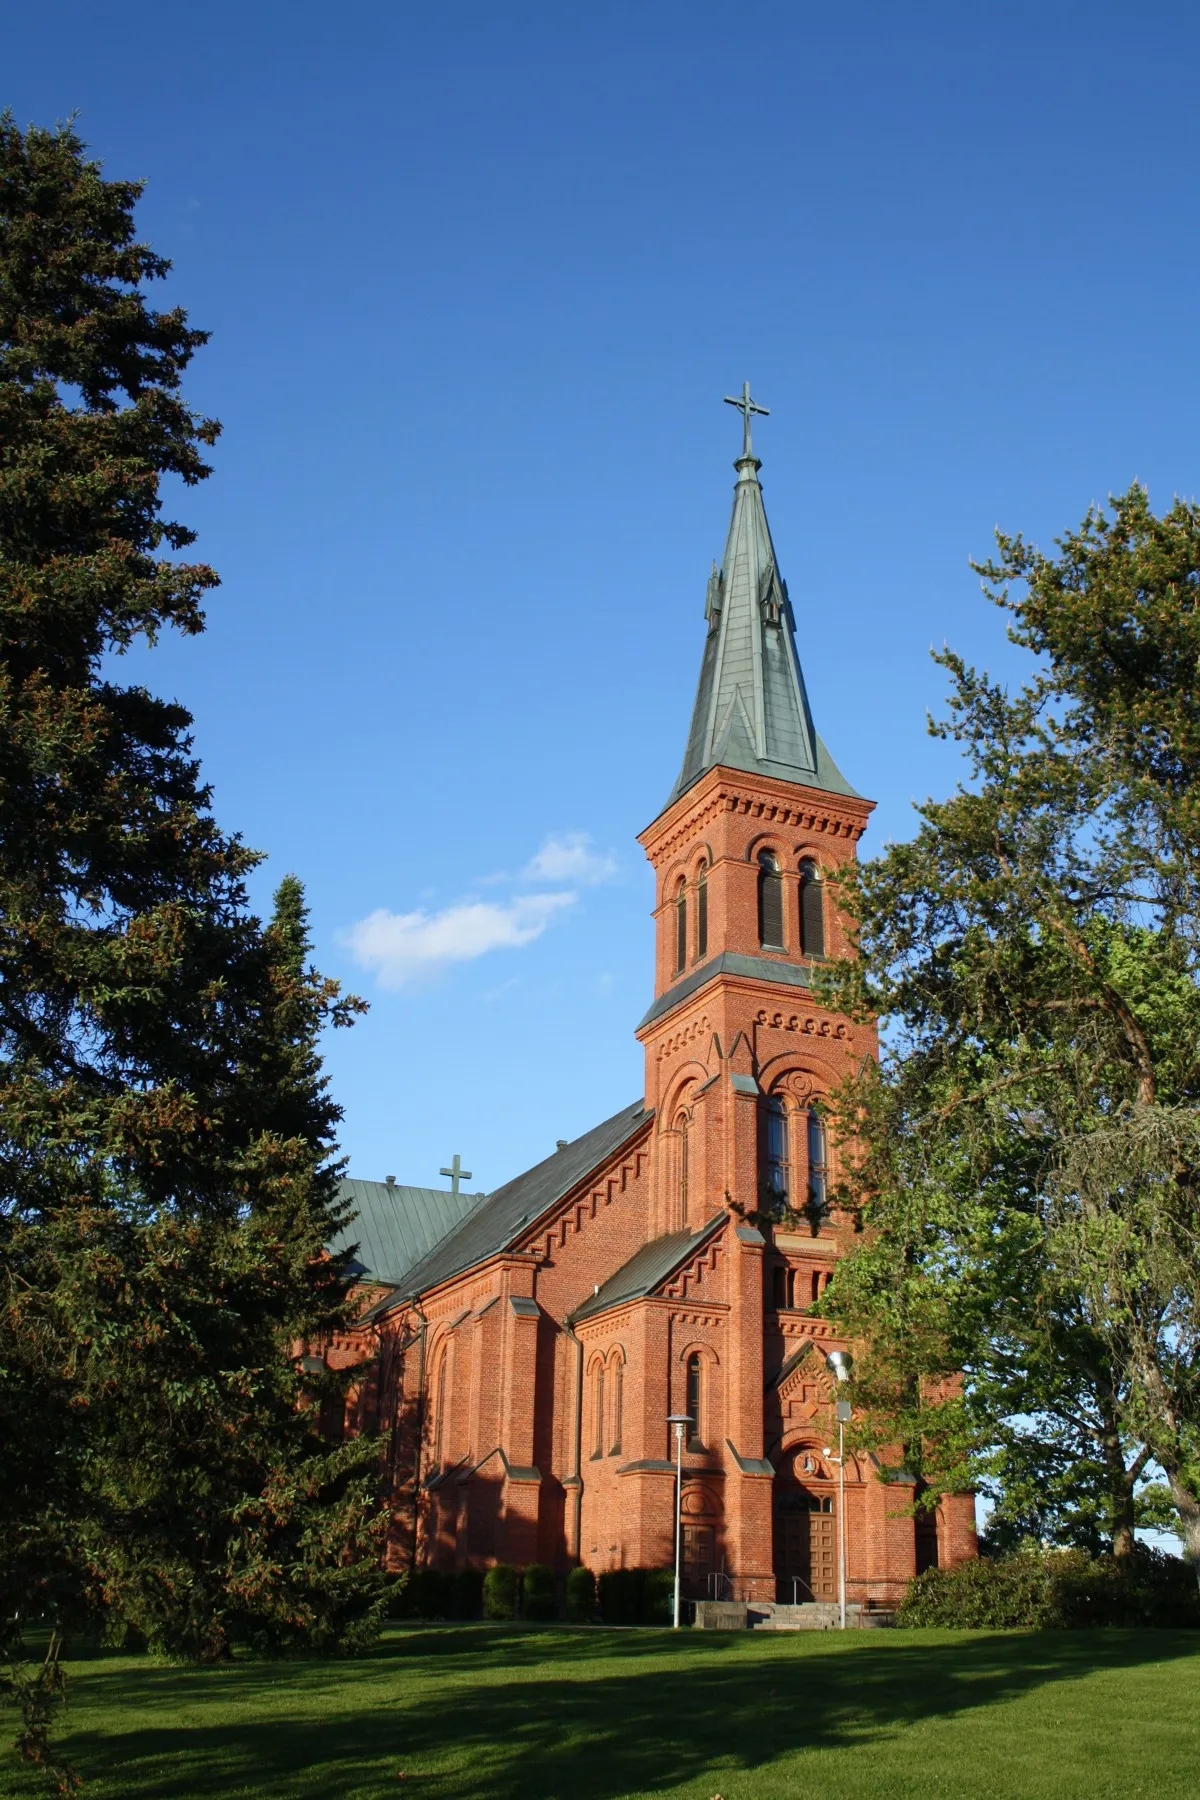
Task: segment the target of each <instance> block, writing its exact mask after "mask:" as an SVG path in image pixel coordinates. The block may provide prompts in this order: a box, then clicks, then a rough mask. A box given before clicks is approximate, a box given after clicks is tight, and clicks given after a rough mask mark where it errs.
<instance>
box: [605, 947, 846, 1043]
mask: <svg viewBox="0 0 1200 1800" xmlns="http://www.w3.org/2000/svg"><path fill="white" fill-rule="evenodd" d="M718 975H742V976H745V977H748V978H749V979H750V980H752V981H772V982H774V983H775V985H776V987H786V988H803V989H804V990H805V991H807V990H808V989H809V988H811V987H812V978H811V976H810V975H809V972H808V970H807V969H806V968H805V967H804V965H803V964H802V963H786V962H776V960H775V958H774V957H771V956H744V955H743V954H742V953H741V951H740V950H725V951H723V952H722V953H721V955H720V956H714V957H711V958H710V959H709V961H708V962H706V963H701V964H700V967H699V968H698V969H689V970H688V973H687V974H686V975H684V976H682V977H681V978H680V979H679V980H678V981H677V982H676V983H675V984H674V986H673V987H669V988H668V989H667V990H666V992H665V993H664V994H660V995H659V996H658V999H657V1000H655V1001H654V1003H653V1004H652V1005H651V1007H650V1008H649V1010H648V1011H647V1012H645V1013H643V1015H642V1017H641V1018H640V1019H639V1020H638V1026H637V1028H638V1030H639V1031H641V1029H642V1027H643V1026H645V1025H650V1024H652V1023H653V1021H654V1020H655V1019H661V1018H662V1016H663V1014H664V1013H669V1012H670V1011H671V1009H672V1007H675V1006H679V1005H681V1004H682V1003H683V1001H685V1000H690V999H691V997H692V995H693V994H696V993H699V991H700V989H701V988H702V987H704V986H705V984H706V983H707V982H710V981H715V980H716V978H717V976H718Z"/></svg>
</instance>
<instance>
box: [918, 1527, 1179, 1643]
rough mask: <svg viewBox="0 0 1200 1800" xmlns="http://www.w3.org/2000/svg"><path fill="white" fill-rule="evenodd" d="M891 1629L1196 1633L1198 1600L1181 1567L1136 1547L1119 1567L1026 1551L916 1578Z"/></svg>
mask: <svg viewBox="0 0 1200 1800" xmlns="http://www.w3.org/2000/svg"><path fill="white" fill-rule="evenodd" d="M896 1623H897V1625H904V1626H922V1625H942V1626H951V1627H958V1628H961V1629H969V1628H975V1629H980V1628H983V1629H992V1630H1008V1629H1014V1628H1020V1627H1025V1628H1033V1629H1035V1630H1039V1631H1056V1630H1072V1629H1079V1628H1082V1627H1088V1626H1097V1625H1157V1626H1180V1625H1193V1626H1200V1596H1198V1594H1197V1590H1196V1583H1195V1579H1194V1578H1193V1576H1192V1575H1191V1572H1190V1571H1189V1569H1188V1567H1187V1565H1186V1564H1185V1563H1183V1562H1181V1561H1180V1559H1179V1558H1178V1557H1174V1556H1164V1555H1163V1553H1162V1552H1161V1551H1158V1550H1151V1549H1149V1548H1147V1547H1145V1546H1143V1545H1139V1546H1138V1549H1137V1551H1136V1552H1135V1554H1134V1555H1133V1557H1132V1558H1130V1560H1129V1561H1128V1563H1125V1564H1121V1563H1118V1562H1116V1561H1115V1560H1114V1559H1113V1558H1112V1557H1111V1556H1102V1557H1090V1556H1088V1555H1086V1554H1085V1552H1084V1551H1082V1550H1039V1549H1029V1550H1020V1551H1018V1552H1017V1553H1016V1554H1015V1555H1012V1556H1003V1557H997V1558H995V1559H992V1558H988V1557H980V1558H978V1560H975V1561H972V1562H966V1563H961V1564H960V1565H959V1566H958V1567H957V1568H955V1569H929V1570H927V1571H926V1573H925V1574H924V1575H918V1576H917V1578H916V1580H915V1581H913V1582H911V1583H910V1584H909V1589H908V1593H907V1594H906V1595H905V1597H904V1600H903V1601H902V1603H901V1605H900V1609H899V1611H898V1613H897V1615H896Z"/></svg>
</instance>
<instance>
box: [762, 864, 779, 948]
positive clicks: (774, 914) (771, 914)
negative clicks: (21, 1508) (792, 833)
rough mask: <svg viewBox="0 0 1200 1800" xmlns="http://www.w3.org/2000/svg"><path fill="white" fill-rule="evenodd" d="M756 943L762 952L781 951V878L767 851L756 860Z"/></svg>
mask: <svg viewBox="0 0 1200 1800" xmlns="http://www.w3.org/2000/svg"><path fill="white" fill-rule="evenodd" d="M758 941H759V943H760V944H761V945H762V947H763V949H764V950H782V949H783V876H782V875H781V874H780V873H779V863H778V862H777V860H776V859H775V857H774V856H773V855H772V854H771V852H770V851H769V850H764V851H763V853H762V855H761V856H760V857H759V859H758Z"/></svg>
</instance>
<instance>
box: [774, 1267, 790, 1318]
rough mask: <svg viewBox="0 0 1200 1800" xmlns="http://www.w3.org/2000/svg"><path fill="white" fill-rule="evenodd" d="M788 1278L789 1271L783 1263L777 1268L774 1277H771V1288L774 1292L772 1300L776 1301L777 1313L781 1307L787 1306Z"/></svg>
mask: <svg viewBox="0 0 1200 1800" xmlns="http://www.w3.org/2000/svg"><path fill="white" fill-rule="evenodd" d="M787 1278H788V1272H787V1270H786V1269H785V1268H784V1266H783V1264H782V1263H779V1264H778V1265H777V1266H776V1269H775V1273H774V1275H773V1276H772V1277H771V1286H772V1290H773V1291H772V1299H773V1300H774V1303H775V1309H776V1311H778V1310H779V1309H780V1307H784V1306H786V1305H787Z"/></svg>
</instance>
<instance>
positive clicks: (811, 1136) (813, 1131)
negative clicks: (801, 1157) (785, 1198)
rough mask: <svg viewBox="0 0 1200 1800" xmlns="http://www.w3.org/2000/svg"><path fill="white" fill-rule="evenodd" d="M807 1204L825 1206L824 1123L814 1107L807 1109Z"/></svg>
mask: <svg viewBox="0 0 1200 1800" xmlns="http://www.w3.org/2000/svg"><path fill="white" fill-rule="evenodd" d="M808 1203H809V1205H810V1206H824V1204H825V1121H824V1119H823V1118H822V1117H821V1114H820V1111H819V1109H818V1108H817V1107H815V1106H810V1107H809V1109H808Z"/></svg>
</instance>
